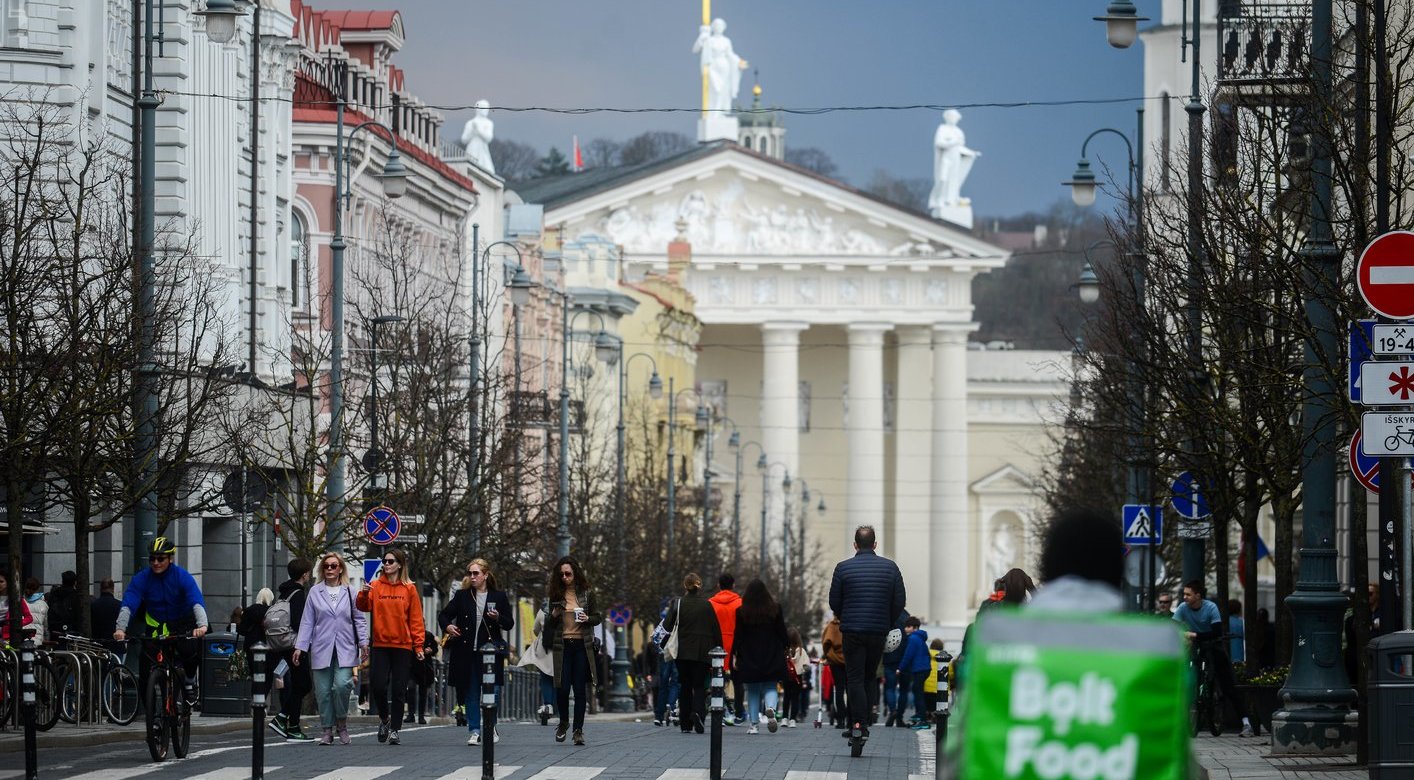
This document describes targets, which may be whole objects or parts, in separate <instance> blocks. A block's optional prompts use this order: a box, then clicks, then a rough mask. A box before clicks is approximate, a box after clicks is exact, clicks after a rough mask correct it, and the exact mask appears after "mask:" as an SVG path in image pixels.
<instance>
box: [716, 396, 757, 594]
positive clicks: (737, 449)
mask: <svg viewBox="0 0 1414 780" xmlns="http://www.w3.org/2000/svg"><path fill="white" fill-rule="evenodd" d="M722 422H724V423H726V424H727V425H730V426H731V427H732V433H731V436H728V437H727V447H728V449H730V450H731V451H732V452H733V453H734V454H735V455H736V469H735V470H734V471H732V566H731V570H732V573H733V574H735V573H736V571H737V569H739V568H741V456H742V449H743V445H742V443H741V429H740V428H739V427H737V424H736V421H735V420H733V419H732V418H730V417H726V416H723V417H722ZM752 444H756V442H747V443H746V446H750V445H752ZM756 449H758V450H760V449H761V445H760V444H756Z"/></svg>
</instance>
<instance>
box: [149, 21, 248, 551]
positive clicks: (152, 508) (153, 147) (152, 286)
mask: <svg viewBox="0 0 1414 780" xmlns="http://www.w3.org/2000/svg"><path fill="white" fill-rule="evenodd" d="M230 3H231V0H215V2H214V3H213V2H209V3H208V4H207V7H208V8H209V9H210V12H211V13H213V14H214V16H213V17H210V18H208V20H207V24H208V28H207V29H208V32H207V35H208V37H209V38H210V39H211V40H212V41H213V42H215V43H225V42H227V41H229V40H230V39H231V38H232V36H234V35H235V19H234V17H233V16H232V14H233V13H235V11H236V9H235V6H234V5H229V4H230ZM154 5H155V2H154V0H144V3H143V15H142V18H141V23H142V24H143V33H142V40H143V50H142V91H141V92H140V93H139V94H138V97H137V101H136V102H137V107H138V110H139V124H140V125H141V133H140V137H139V148H138V149H136V150H134V151H135V152H136V154H135V156H136V157H137V158H138V171H137V173H136V175H135V176H134V177H133V178H134V179H136V180H138V181H139V185H138V191H139V192H140V193H141V199H140V202H139V214H138V222H139V224H140V228H139V232H138V316H139V317H140V320H139V322H140V328H141V330H140V332H139V341H138V361H137V366H136V367H135V369H134V371H133V390H134V393H133V406H134V412H135V414H134V418H135V419H134V422H135V423H136V427H135V431H134V433H135V434H136V435H135V441H134V450H135V453H134V454H135V456H136V460H137V463H138V464H139V466H138V468H139V474H138V484H137V494H138V495H137V504H136V506H135V507H134V509H133V549H132V552H131V555H132V566H133V571H137V570H138V569H141V568H142V567H143V565H144V564H145V563H146V562H147V550H148V546H149V545H150V544H151V543H152V540H153V539H154V538H155V537H156V536H157V494H156V492H155V490H154V489H155V487H156V482H157V478H156V474H155V473H154V472H155V470H156V466H157V459H158V453H157V430H156V425H157V395H158V383H157V374H158V369H157V364H156V361H157V358H156V347H157V344H156V342H157V255H156V252H155V248H154V246H155V244H156V243H157V107H158V106H159V105H161V104H162V101H161V100H160V99H159V98H158V97H157V90H156V89H155V88H154V86H153V83H152V47H153V44H155V43H156V42H157V41H159V40H162V33H161V32H160V31H158V30H156V29H155V27H154V25H155V20H156V18H157V14H156V13H155V11H154V8H153V6H154ZM213 6H214V7H213ZM218 17H219V18H218ZM212 19H215V22H214V24H215V29H212V27H211V24H212ZM228 22H229V28H230V29H229V32H224V31H223V29H222V28H223V27H224V26H226V25H227V23H228ZM137 23H138V22H137V21H134V26H136V24H137ZM223 32H224V34H225V37H224V39H223V38H221V37H220V35H221V34H223ZM253 143H254V142H253V141H252V144H253ZM250 368H251V371H252V372H253V371H255V366H251V367H250Z"/></svg>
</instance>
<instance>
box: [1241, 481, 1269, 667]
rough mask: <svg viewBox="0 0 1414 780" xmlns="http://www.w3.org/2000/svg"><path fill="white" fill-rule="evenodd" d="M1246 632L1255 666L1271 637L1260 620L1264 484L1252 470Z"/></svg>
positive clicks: (1245, 530) (1247, 489)
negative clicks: (1260, 532) (1259, 520)
mask: <svg viewBox="0 0 1414 780" xmlns="http://www.w3.org/2000/svg"><path fill="white" fill-rule="evenodd" d="M1242 492H1243V496H1242V539H1243V542H1244V543H1243V545H1242V562H1243V563H1242V568H1243V574H1245V575H1246V576H1244V577H1243V578H1242V614H1243V615H1244V616H1245V620H1244V621H1243V630H1242V633H1243V634H1244V635H1245V636H1246V638H1247V653H1246V657H1247V668H1248V669H1249V670H1250V669H1255V668H1256V666H1257V659H1258V657H1259V656H1260V653H1261V651H1262V650H1263V647H1262V643H1263V642H1264V641H1266V638H1267V632H1266V629H1267V627H1266V626H1265V625H1263V624H1261V623H1259V622H1258V621H1257V609H1258V606H1257V537H1258V533H1257V518H1258V517H1260V516H1261V512H1262V485H1261V481H1260V480H1259V479H1258V478H1257V476H1256V475H1255V474H1253V473H1251V472H1248V474H1247V478H1246V480H1245V481H1244V482H1243V485H1242ZM1254 639H1255V640H1256V641H1253V640H1254Z"/></svg>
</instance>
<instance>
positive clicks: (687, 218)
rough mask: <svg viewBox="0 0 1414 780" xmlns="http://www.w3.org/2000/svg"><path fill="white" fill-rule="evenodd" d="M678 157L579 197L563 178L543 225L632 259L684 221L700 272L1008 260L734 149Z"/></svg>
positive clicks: (917, 216) (589, 187)
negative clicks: (822, 263)
mask: <svg viewBox="0 0 1414 780" xmlns="http://www.w3.org/2000/svg"><path fill="white" fill-rule="evenodd" d="M680 157H681V158H682V159H681V160H680V161H679V162H678V163H677V164H673V163H672V160H671V159H670V160H668V161H664V163H665V164H655V165H650V166H647V167H646V169H638V170H630V171H626V172H624V174H623V176H622V177H621V178H619V179H617V180H615V179H614V178H612V177H610V178H608V179H605V178H602V177H597V176H590V175H586V176H585V180H584V185H585V187H584V189H583V190H582V191H579V192H576V191H574V190H573V189H572V188H573V183H574V182H573V180H572V179H571V180H567V181H565V182H564V186H560V187H558V188H556V191H555V192H554V194H553V196H552V197H550V198H547V199H546V200H547V201H548V202H546V203H545V205H546V223H547V224H550V225H560V226H563V227H564V229H565V237H566V239H569V240H573V239H574V238H577V237H579V236H584V235H590V234H593V235H598V236H603V237H605V238H607V239H609V240H610V241H613V242H614V243H616V244H619V245H620V246H622V247H623V248H624V251H625V252H627V253H629V254H631V255H635V256H637V257H635V258H634V259H635V260H643V259H648V258H656V257H659V256H662V255H664V254H665V252H666V247H667V244H668V242H670V241H672V240H673V238H674V237H675V236H676V235H677V233H678V228H677V227H676V225H677V223H678V222H679V221H682V222H683V223H685V232H686V235H687V238H688V241H689V242H690V243H691V244H692V251H693V257H694V264H701V263H704V262H706V263H712V262H749V261H750V260H751V259H753V258H754V259H757V260H758V261H760V262H788V260H787V258H793V257H794V258H818V259H820V260H823V259H825V258H842V259H843V258H876V259H880V260H882V261H883V262H898V261H899V260H900V259H904V258H907V259H909V260H908V261H907V262H911V263H920V264H922V265H924V266H928V265H932V264H934V263H937V264H945V265H965V266H971V267H974V268H977V269H978V270H981V269H982V268H986V267H994V266H997V265H1000V264H1001V263H1002V262H1004V261H1005V258H1006V252H1005V251H1004V250H1001V249H999V248H997V247H994V246H992V245H990V244H987V243H985V242H983V241H980V240H978V239H976V238H975V237H973V236H971V235H969V234H968V233H966V232H965V231H963V230H960V229H958V228H956V227H954V226H951V225H948V224H946V223H944V222H941V221H939V220H936V219H933V218H931V217H929V216H927V215H925V214H922V213H919V212H914V211H910V210H908V209H903V208H900V207H898V206H895V205H893V204H889V203H886V202H884V201H881V200H878V199H876V198H874V197H872V196H869V195H866V194H864V193H861V192H859V191H857V190H854V189H852V188H850V187H848V186H846V185H843V184H840V183H838V182H835V181H832V180H830V179H826V178H824V177H821V176H818V175H816V174H813V173H811V172H809V171H806V170H803V169H800V168H796V167H795V166H791V165H787V164H783V163H780V162H778V161H776V160H773V159H770V158H768V157H765V156H763V155H759V154H757V153H754V152H750V151H747V150H744V149H742V148H740V147H738V146H736V145H735V144H730V143H725V144H714V145H712V146H709V147H700V148H699V149H696V150H693V151H692V152H689V153H686V154H684V155H680ZM589 173H590V174H592V173H594V172H592V171H591V172H589ZM566 187H568V188H569V189H566ZM533 189H534V188H533V187H532V190H533ZM526 196H527V199H531V198H533V197H535V193H534V192H533V191H532V192H527V193H526ZM806 262H808V261H806ZM817 262H818V260H817ZM826 262H828V261H826ZM842 262H848V261H844V260H842Z"/></svg>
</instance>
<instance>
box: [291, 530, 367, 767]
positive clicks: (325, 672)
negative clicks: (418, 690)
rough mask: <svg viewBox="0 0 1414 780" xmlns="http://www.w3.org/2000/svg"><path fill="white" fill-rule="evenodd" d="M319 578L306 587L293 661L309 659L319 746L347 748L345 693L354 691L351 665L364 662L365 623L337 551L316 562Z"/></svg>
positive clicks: (346, 701) (346, 704) (347, 696)
mask: <svg viewBox="0 0 1414 780" xmlns="http://www.w3.org/2000/svg"><path fill="white" fill-rule="evenodd" d="M319 573H320V574H321V575H322V576H323V579H322V580H321V581H320V582H319V584H318V585H315V586H314V587H312V588H310V589H309V596H308V597H307V598H306V599H305V603H304V615H303V616H302V617H301V618H300V622H299V635H298V636H297V637H296V639H295V651H294V657H293V660H294V662H295V665H296V666H298V665H299V664H300V663H301V657H302V656H303V655H308V656H309V665H310V668H311V669H312V670H313V678H314V697H315V699H316V700H318V702H319V720H320V725H322V726H323V727H324V734H323V736H321V737H320V738H319V744H321V745H332V744H334V733H335V731H336V730H337V731H338V735H339V743H340V744H342V745H347V744H349V728H348V720H347V718H348V709H349V694H350V693H351V692H352V691H353V670H354V666H356V665H358V664H359V663H362V662H363V661H365V660H367V659H368V619H367V617H365V616H364V614H363V613H362V612H360V611H359V610H357V609H355V608H354V596H355V594H354V591H353V588H351V587H349V574H348V571H347V570H346V569H345V568H344V559H343V557H341V556H340V555H339V554H338V553H324V555H323V556H322V557H321V558H320V559H319Z"/></svg>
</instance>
